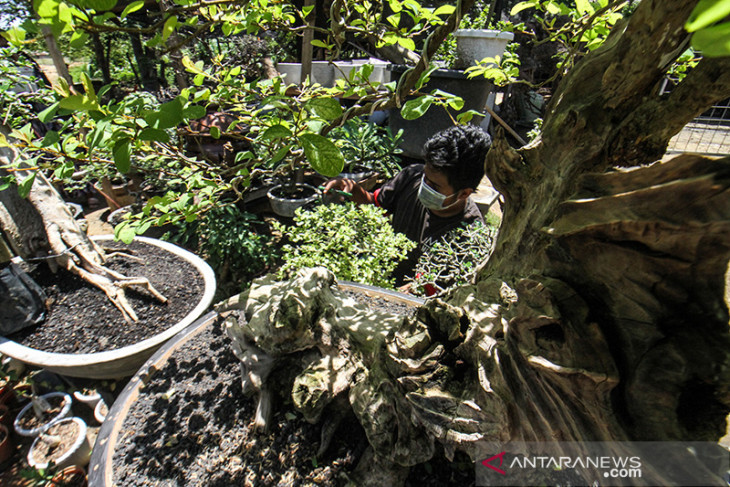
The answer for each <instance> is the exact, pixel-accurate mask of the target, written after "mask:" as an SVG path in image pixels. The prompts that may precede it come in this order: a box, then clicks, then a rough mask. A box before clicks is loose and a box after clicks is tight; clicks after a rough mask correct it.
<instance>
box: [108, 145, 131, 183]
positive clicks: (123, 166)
mask: <svg viewBox="0 0 730 487" xmlns="http://www.w3.org/2000/svg"><path fill="white" fill-rule="evenodd" d="M112 153H113V154H114V164H115V165H116V166H117V170H118V171H119V172H120V173H122V174H126V173H127V171H129V165H130V156H131V155H132V140H131V139H130V138H128V137H125V138H123V139H119V140H117V141H116V142H115V143H114V148H113V149H112Z"/></svg>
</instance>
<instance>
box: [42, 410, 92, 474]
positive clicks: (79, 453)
mask: <svg viewBox="0 0 730 487" xmlns="http://www.w3.org/2000/svg"><path fill="white" fill-rule="evenodd" d="M67 423H74V424H75V425H76V435H75V437H74V441H73V443H72V444H71V445H70V446H69V447H68V449H67V450H66V451H65V452H64V453H63V454H62V455H61V456H60V457H58V458H57V459H56V461H55V462H54V463H55V465H56V467H57V468H59V469H63V468H66V467H68V466H71V465H77V466H79V467H82V468H83V467H85V466H86V465H87V464H88V463H89V458H91V444H90V443H89V439H88V438H87V436H86V431H87V428H86V423H85V422H84V420H83V419H81V418H78V417H72V418H66V419H63V420H61V421H58V422H56V423H54V424H53V425H52V427H51V428H50V429H49V430H48V431H47V432H46V433H47V434H51V435H52V434H53V432H54V430H55V429H57V428H58V427H59V426H60V425H63V424H67ZM42 441H43V436H39V437H37V438H36V439H35V440H33V444H32V445H31V446H30V450H28V465H30V466H31V467H34V468H37V469H41V468H47V467H48V463H49V462H48V461H45V459H43V458H40V457H39V451H38V449H39V447H40V445H41V442H42Z"/></svg>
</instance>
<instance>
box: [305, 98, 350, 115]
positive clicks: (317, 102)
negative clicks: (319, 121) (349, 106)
mask: <svg viewBox="0 0 730 487" xmlns="http://www.w3.org/2000/svg"><path fill="white" fill-rule="evenodd" d="M305 106H306V107H307V108H309V109H310V110H312V111H313V112H314V113H315V114H316V115H317V116H319V117H322V118H324V119H325V120H334V119H336V118H337V117H339V116H340V115H342V106H341V105H340V102H339V101H338V100H337V99H336V98H326V97H320V98H312V99H311V100H309V101H307V102H306V104H305Z"/></svg>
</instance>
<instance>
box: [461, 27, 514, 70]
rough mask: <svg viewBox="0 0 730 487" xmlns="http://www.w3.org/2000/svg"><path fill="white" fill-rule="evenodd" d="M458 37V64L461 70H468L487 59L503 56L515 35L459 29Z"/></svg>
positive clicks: (483, 30)
mask: <svg viewBox="0 0 730 487" xmlns="http://www.w3.org/2000/svg"><path fill="white" fill-rule="evenodd" d="M454 36H455V37H456V63H455V67H456V68H459V69H463V68H467V67H469V66H473V65H475V64H476V61H481V60H482V59H484V58H485V57H495V56H501V55H502V54H503V53H504V50H505V48H506V47H507V44H509V43H510V42H511V41H512V39H514V38H515V35H514V34H513V33H512V32H501V31H498V30H487V29H458V30H456V31H455V32H454Z"/></svg>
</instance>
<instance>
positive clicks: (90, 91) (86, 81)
mask: <svg viewBox="0 0 730 487" xmlns="http://www.w3.org/2000/svg"><path fill="white" fill-rule="evenodd" d="M81 84H82V85H83V86H84V92H85V93H86V96H87V97H88V98H89V100H94V101H96V91H95V90H94V84H93V83H92V82H91V78H89V75H88V74H86V73H83V72H82V73H81Z"/></svg>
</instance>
